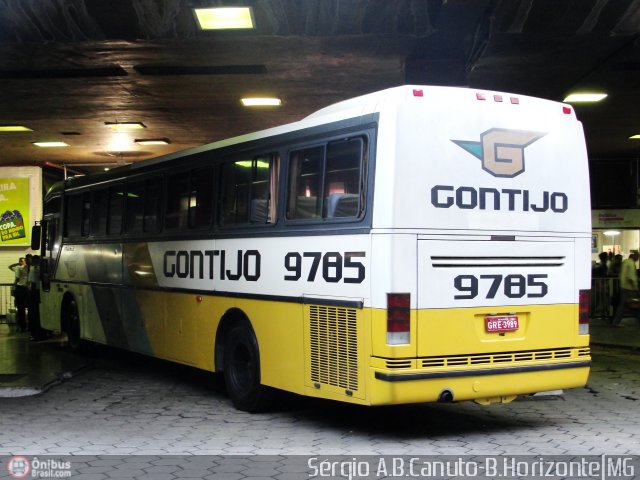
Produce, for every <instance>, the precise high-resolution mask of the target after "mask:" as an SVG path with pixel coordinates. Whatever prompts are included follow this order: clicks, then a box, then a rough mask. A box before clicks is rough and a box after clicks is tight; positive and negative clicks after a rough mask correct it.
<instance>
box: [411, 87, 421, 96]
mask: <svg viewBox="0 0 640 480" xmlns="http://www.w3.org/2000/svg"><path fill="white" fill-rule="evenodd" d="M413 96H414V97H424V92H423V91H422V89H420V88H414V89H413Z"/></svg>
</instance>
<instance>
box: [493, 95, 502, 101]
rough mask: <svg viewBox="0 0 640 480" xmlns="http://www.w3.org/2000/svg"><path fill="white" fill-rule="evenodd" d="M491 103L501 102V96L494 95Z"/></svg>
mask: <svg viewBox="0 0 640 480" xmlns="http://www.w3.org/2000/svg"><path fill="white" fill-rule="evenodd" d="M493 101H494V102H502V95H494V96H493Z"/></svg>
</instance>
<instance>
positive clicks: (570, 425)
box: [0, 347, 640, 456]
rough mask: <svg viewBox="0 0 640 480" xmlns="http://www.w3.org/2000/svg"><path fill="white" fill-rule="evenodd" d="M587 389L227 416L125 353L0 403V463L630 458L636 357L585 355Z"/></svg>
mask: <svg viewBox="0 0 640 480" xmlns="http://www.w3.org/2000/svg"><path fill="white" fill-rule="evenodd" d="M592 352H593V357H594V366H593V368H592V373H591V376H590V379H589V384H588V386H587V387H586V388H582V389H576V390H572V391H567V392H565V395H563V396H560V397H558V396H552V397H539V398H533V397H528V398H524V399H520V400H517V401H515V402H512V403H511V404H508V405H493V406H489V407H482V406H479V405H475V404H473V403H460V404H426V405H414V406H398V407H384V408H364V407H356V406H350V405H345V404H340V403H334V402H328V401H319V400H314V399H305V398H298V397H293V396H291V397H287V398H285V399H284V401H283V402H282V403H281V404H280V405H279V408H278V409H277V410H276V411H274V412H271V413H267V414H253V415H252V414H247V413H242V412H238V411H236V410H234V409H233V407H232V406H231V404H230V402H229V400H228V399H227V397H226V396H225V394H224V390H223V388H222V387H221V385H220V383H221V382H220V380H219V379H218V378H217V377H215V376H213V375H210V374H206V373H203V372H199V371H195V370H193V369H188V368H183V367H180V366H174V365H168V364H166V363H164V362H158V361H155V360H151V359H145V358H140V357H137V356H132V355H128V354H121V353H118V354H113V353H103V354H102V355H101V356H99V357H98V358H97V360H96V366H95V368H93V369H91V370H89V371H86V372H85V373H82V374H80V375H78V376H76V377H74V378H72V379H70V380H68V381H66V382H64V383H62V384H61V385H59V386H57V387H55V388H53V389H51V390H49V391H48V392H46V393H45V394H43V395H38V396H33V397H25V398H15V399H11V398H9V399H0V456H3V455H16V454H25V455H46V454H53V455H105V454H109V455H128V454H136V455H193V454H196V455H296V454H300V455H364V454H374V455H438V454H452V455H491V454H507V455H518V454H528V455H531V454H537V455H552V454H553V455H555V454H575V455H599V454H605V453H606V454H618V455H621V454H640V408H639V406H640V375H639V374H638V372H639V370H640V357H639V355H638V351H634V350H624V349H613V348H603V347H594V348H593V350H592Z"/></svg>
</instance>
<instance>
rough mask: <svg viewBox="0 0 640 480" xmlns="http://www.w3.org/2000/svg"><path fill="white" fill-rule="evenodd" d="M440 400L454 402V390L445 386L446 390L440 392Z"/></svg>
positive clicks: (441, 401)
mask: <svg viewBox="0 0 640 480" xmlns="http://www.w3.org/2000/svg"><path fill="white" fill-rule="evenodd" d="M438 402H440V403H451V402H453V392H452V391H451V390H449V389H448V388H445V389H444V390H442V392H440V395H439V396H438Z"/></svg>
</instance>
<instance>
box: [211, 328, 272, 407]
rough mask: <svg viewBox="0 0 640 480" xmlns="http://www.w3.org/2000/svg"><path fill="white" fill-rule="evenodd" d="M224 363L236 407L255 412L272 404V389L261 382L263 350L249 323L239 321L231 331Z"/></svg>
mask: <svg viewBox="0 0 640 480" xmlns="http://www.w3.org/2000/svg"><path fill="white" fill-rule="evenodd" d="M223 366H224V383H225V386H226V388H227V394H228V395H229V397H230V398H231V401H232V402H233V406H234V407H235V408H236V409H238V410H242V411H245V412H249V413H255V412H262V411H265V410H267V409H268V408H269V407H270V405H271V402H272V400H273V391H272V390H271V389H270V388H268V387H265V386H264V385H261V384H260V351H259V350H258V341H257V340H256V336H255V334H254V333H253V329H252V328H251V326H250V325H249V324H248V323H244V322H243V323H240V324H238V325H236V326H234V327H233V328H232V329H231V331H229V333H228V335H227V338H226V341H225V344H224V361H223Z"/></svg>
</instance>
